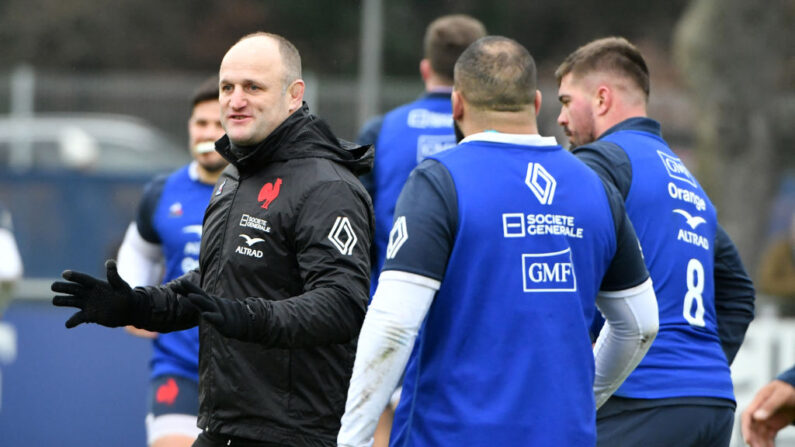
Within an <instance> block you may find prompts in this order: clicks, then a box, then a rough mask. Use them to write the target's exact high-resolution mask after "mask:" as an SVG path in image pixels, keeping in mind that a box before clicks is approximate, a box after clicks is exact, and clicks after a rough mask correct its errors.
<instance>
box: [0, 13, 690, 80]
mask: <svg viewBox="0 0 795 447" xmlns="http://www.w3.org/2000/svg"><path fill="white" fill-rule="evenodd" d="M685 4H686V0H671V1H668V2H651V3H648V2H646V3H644V2H637V1H633V0H613V1H611V2H601V1H598V0H554V1H553V0H547V1H537V2H527V1H524V0H502V1H499V2H483V1H481V0H456V1H452V0H445V1H437V2H427V1H423V0H384V24H385V29H384V33H385V35H384V57H383V60H384V73H386V74H388V75H391V76H405V75H408V76H414V75H416V74H417V64H418V62H419V58H420V56H421V55H422V35H423V33H424V31H425V27H426V26H427V24H428V23H430V21H431V20H433V19H434V18H436V17H438V16H440V15H443V14H451V13H467V14H471V15H473V16H475V17H478V18H479V19H481V20H482V21H483V22H484V23H485V24H486V26H487V27H488V29H489V31H490V32H491V33H492V34H501V35H506V36H510V37H513V38H515V39H516V40H518V41H519V42H521V43H522V44H523V45H525V46H527V48H528V49H529V50H530V51H531V53H532V54H533V55H534V57H535V58H536V60H537V61H538V62H539V64H540V65H541V64H544V63H548V64H550V65H553V64H557V63H558V62H559V61H560V59H562V58H563V57H564V56H565V55H566V54H568V53H569V52H570V51H572V50H573V49H574V48H576V47H577V46H579V45H581V44H582V43H585V42H586V41H588V40H590V39H592V38H595V37H602V36H605V35H614V34H618V35H624V36H626V37H628V38H629V39H631V40H640V39H643V40H651V41H654V42H657V43H658V44H659V45H661V46H665V45H666V44H667V41H668V34H669V33H670V29H671V26H672V25H673V23H675V21H676V19H677V17H678V16H679V15H680V13H681V11H682V8H683V7H684V5H685ZM360 12H361V2H360V1H346V2H318V1H310V0H272V1H268V2H264V1H257V0H225V1H219V0H171V1H167V2H163V1H160V0H114V1H101V0H100V1H97V0H63V1H52V0H3V1H2V2H0V48H3V51H2V52H0V64H2V65H3V66H6V67H8V66H13V65H15V64H18V63H20V62H27V63H29V64H31V65H33V66H34V67H36V68H37V69H55V70H64V69H68V70H74V71H97V70H100V71H107V70H115V71H116V70H157V71H186V70H187V71H204V70H208V69H216V68H217V65H218V62H219V60H220V58H221V56H222V55H223V53H224V52H225V51H226V50H227V49H228V48H229V46H231V45H232V44H233V43H234V42H235V41H236V40H237V39H238V38H240V37H241V36H242V35H244V34H246V33H250V32H253V31H258V30H266V31H271V32H275V33H278V34H282V35H284V36H286V37H288V38H289V39H290V40H291V41H293V42H294V43H295V44H296V46H297V47H298V48H299V50H300V51H301V54H302V56H303V58H304V59H305V65H306V67H307V69H308V70H312V71H315V72H318V73H323V74H332V75H355V74H356V69H357V65H356V62H357V60H358V53H359V48H358V46H359V40H358V39H359V14H360Z"/></svg>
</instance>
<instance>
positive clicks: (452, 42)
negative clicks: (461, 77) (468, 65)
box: [423, 14, 486, 82]
mask: <svg viewBox="0 0 795 447" xmlns="http://www.w3.org/2000/svg"><path fill="white" fill-rule="evenodd" d="M485 35H486V27H485V26H483V24H482V23H480V21H479V20H477V19H475V18H473V17H470V16H468V15H464V14H453V15H448V16H442V17H439V18H438V19H436V20H434V21H433V22H431V23H430V24H429V25H428V28H427V29H426V30H425V39H424V42H423V46H424V52H425V58H426V59H428V60H429V61H430V63H431V68H432V69H433V71H434V72H435V73H436V74H437V75H439V76H441V77H442V78H444V79H446V80H447V81H449V82H453V69H454V67H455V61H456V60H457V59H458V56H460V55H461V53H463V52H464V50H466V48H467V47H468V46H469V45H470V44H472V42H474V41H476V40H478V39H480V38H481V37H483V36H485Z"/></svg>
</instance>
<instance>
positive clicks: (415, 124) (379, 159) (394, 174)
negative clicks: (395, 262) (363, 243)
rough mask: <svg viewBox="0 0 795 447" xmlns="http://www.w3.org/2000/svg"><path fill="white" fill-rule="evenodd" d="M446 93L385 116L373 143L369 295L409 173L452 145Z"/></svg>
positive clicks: (375, 284)
mask: <svg viewBox="0 0 795 447" xmlns="http://www.w3.org/2000/svg"><path fill="white" fill-rule="evenodd" d="M455 143H456V142H455V133H454V131H453V115H452V105H451V102H450V93H429V94H426V95H423V96H422V97H421V98H419V99H417V100H416V101H414V102H412V103H410V104H406V105H403V106H401V107H398V108H397V109H394V110H392V111H390V112H389V113H387V114H386V115H385V116H384V118H383V121H382V123H381V128H380V131H379V133H378V138H377V140H376V141H375V161H374V165H373V171H372V191H371V193H372V194H373V209H374V211H375V237H374V244H373V253H374V256H375V258H374V259H373V265H372V272H373V274H372V275H371V282H370V296H372V295H373V293H374V292H375V289H376V288H377V286H378V274H379V273H380V271H381V266H382V265H383V263H384V255H385V253H386V246H387V242H388V240H389V230H390V229H391V228H392V218H393V216H394V213H395V203H396V202H397V198H398V195H400V191H401V189H402V188H403V185H404V184H405V183H406V179H408V177H409V174H410V173H411V170H412V169H414V168H415V167H416V166H417V165H418V164H419V163H420V162H421V161H422V160H423V159H425V158H426V157H428V156H430V155H433V154H435V153H437V152H439V151H442V150H445V149H449V148H451V147H453V146H455Z"/></svg>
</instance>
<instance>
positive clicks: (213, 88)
mask: <svg viewBox="0 0 795 447" xmlns="http://www.w3.org/2000/svg"><path fill="white" fill-rule="evenodd" d="M210 100H216V101H218V75H213V76H210V77H209V78H207V79H205V80H204V81H203V82H202V83H201V84H199V86H198V87H196V89H195V90H194V91H193V95H192V96H191V108H193V107H196V105H197V104H199V103H200V102H204V101H210Z"/></svg>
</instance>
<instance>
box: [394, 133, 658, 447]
mask: <svg viewBox="0 0 795 447" xmlns="http://www.w3.org/2000/svg"><path fill="white" fill-rule="evenodd" d="M484 135H486V137H485V138H488V137H487V135H489V134H478V135H476V136H475V137H476V138H477V137H481V138H484ZM505 137H508V138H507V139H504V140H505V141H508V142H495V141H482V140H481V141H479V140H477V139H473V140H465V142H463V143H462V144H461V145H459V146H458V147H457V148H455V149H452V150H450V151H446V152H444V153H442V154H438V155H436V156H433V157H432V160H428V161H425V162H424V163H423V164H421V165H420V167H418V168H417V169H416V170H415V171H414V173H413V174H412V177H411V179H410V180H409V182H408V183H407V184H406V187H405V189H404V191H403V192H402V193H401V196H400V200H399V201H398V205H397V210H396V218H395V225H394V228H393V230H392V232H391V234H390V243H389V246H388V249H387V252H386V262H385V264H384V270H385V271H386V270H398V271H406V272H410V273H416V274H419V275H423V276H427V277H430V278H434V279H438V280H440V281H441V283H442V285H441V288H440V290H439V291H438V293H437V294H436V297H435V298H434V301H433V304H432V305H431V308H430V310H429V312H428V315H427V317H426V320H425V322H424V323H423V326H422V328H421V329H420V332H419V334H418V337H417V340H416V343H415V346H414V351H413V352H412V354H411V357H410V359H409V363H408V366H407V369H406V374H405V378H404V384H403V392H402V395H401V401H400V404H399V407H398V409H397V411H396V415H395V420H394V423H393V431H392V437H391V441H390V444H391V445H393V446H410V445H411V446H413V445H418V446H424V445H567V446H588V445H594V444H595V439H596V426H595V412H594V400H593V379H594V376H593V375H594V363H593V352H592V349H591V343H590V340H589V337H588V323H589V322H590V321H591V319H592V318H593V316H594V313H595V305H594V301H595V297H596V293H597V291H598V290H599V289H600V288H601V289H603V290H622V289H626V288H630V287H632V286H635V285H637V284H640V283H641V282H643V281H645V280H646V278H647V277H648V274H647V272H646V269H645V268H644V267H643V262H642V260H641V258H640V253H639V251H638V248H637V240H636V239H635V236H634V233H633V232H632V229H631V226H629V224H628V221H627V220H626V216H625V215H624V211H623V204H622V203H621V202H622V200H621V197H620V195H619V194H618V192H617V191H616V190H615V189H614V188H613V187H612V186H610V187H607V186H605V185H603V184H602V182H601V181H600V179H599V178H598V176H597V175H596V174H595V173H593V172H592V171H591V170H589V169H588V168H587V167H586V166H585V165H584V164H582V163H581V162H579V161H578V160H576V159H575V157H574V156H572V155H571V154H570V153H568V152H567V151H566V150H564V149H563V148H561V147H560V146H558V145H550V141H549V140H546V139H541V138H540V137H537V136H536V139H535V141H533V143H532V144H531V145H528V144H527V141H528V140H525V143H524V144H513V143H510V137H511V136H508V135H506V136H505ZM470 138H472V137H470ZM530 141H532V140H530ZM606 191H607V192H606ZM420 197H421V198H422V199H421V200H420ZM603 277H604V278H605V279H604V280H603ZM607 278H610V279H607Z"/></svg>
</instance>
